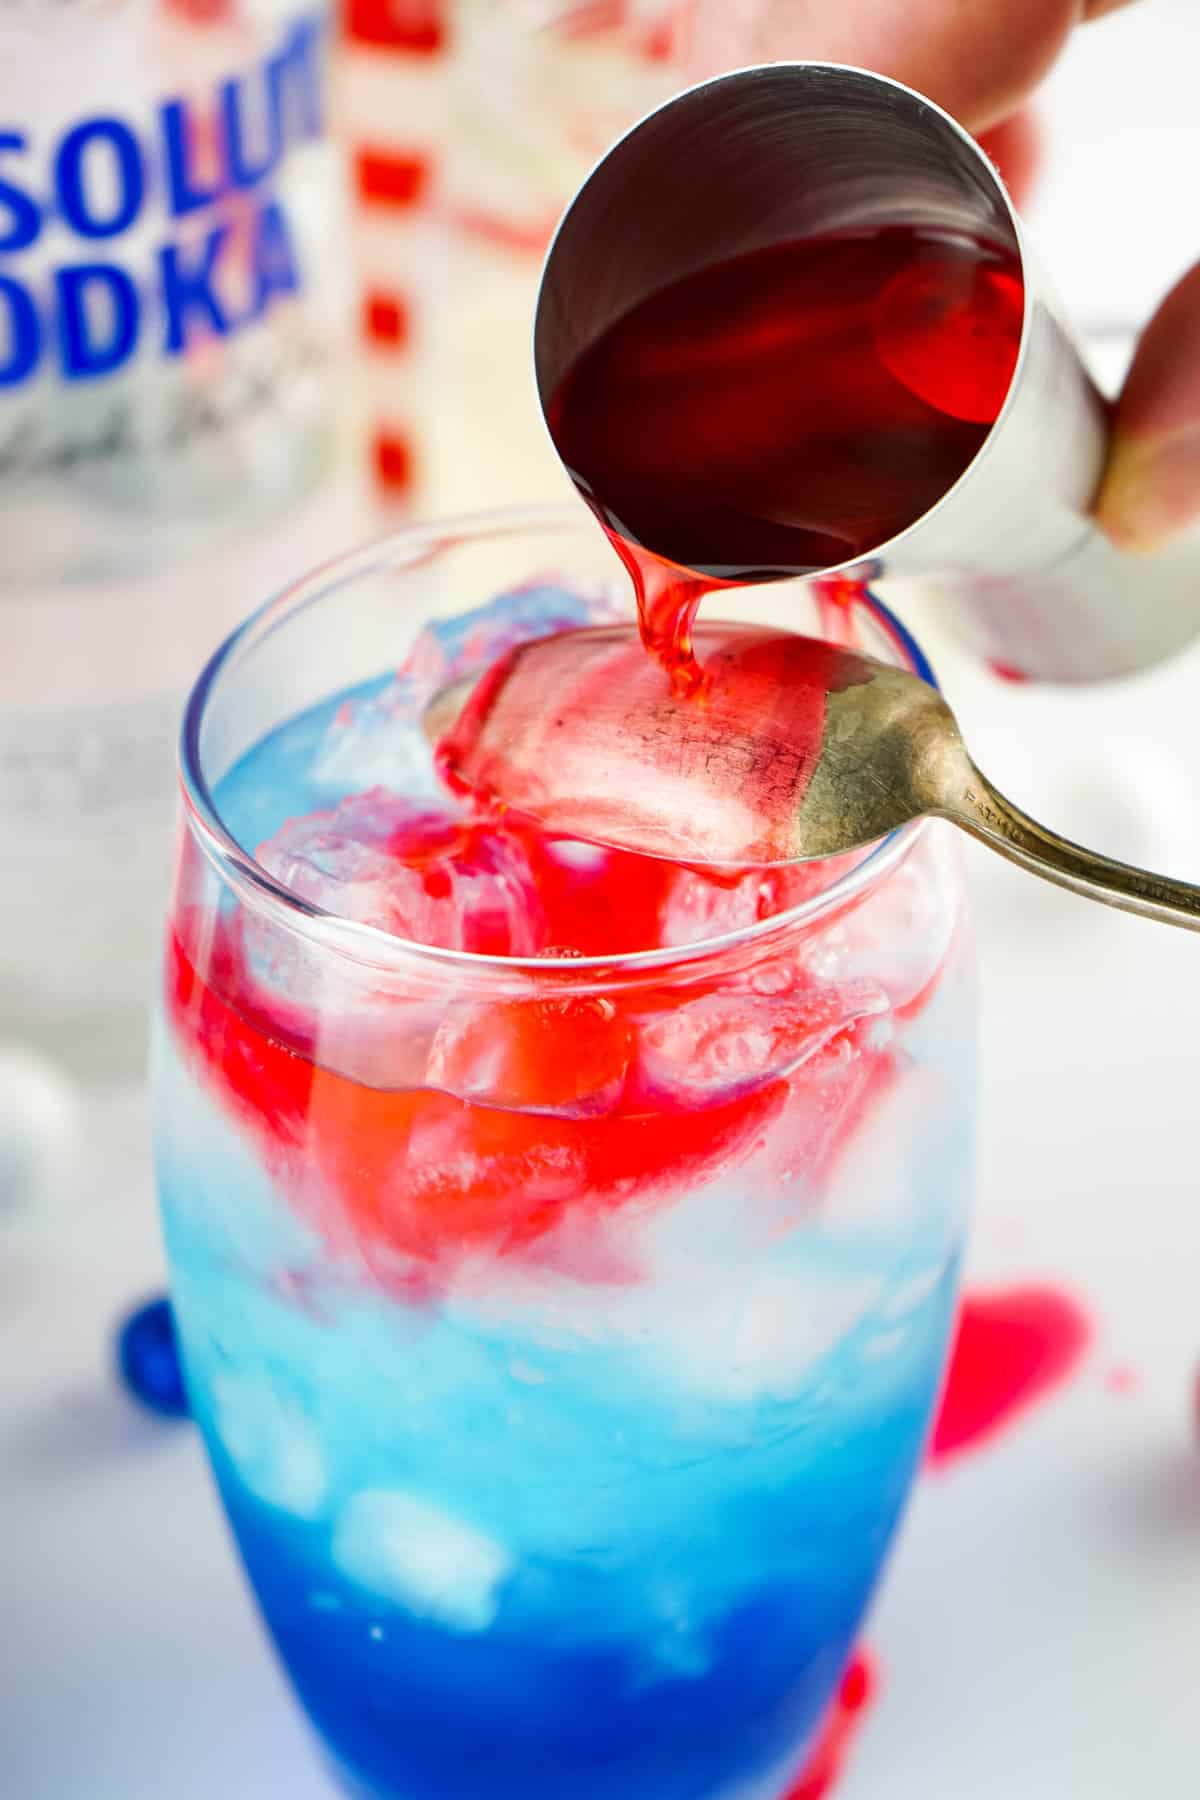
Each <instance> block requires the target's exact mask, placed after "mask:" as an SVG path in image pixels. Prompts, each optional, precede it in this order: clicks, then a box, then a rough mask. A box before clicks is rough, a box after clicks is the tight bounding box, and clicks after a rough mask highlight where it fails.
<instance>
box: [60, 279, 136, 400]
mask: <svg viewBox="0 0 1200 1800" xmlns="http://www.w3.org/2000/svg"><path fill="white" fill-rule="evenodd" d="M54 284H55V287H56V288H57V290H58V341H59V351H60V354H61V356H62V370H63V374H64V376H65V377H66V379H67V380H68V381H84V380H87V379H89V378H90V377H93V376H96V375H108V374H111V373H112V371H113V370H114V369H119V368H120V366H121V364H122V363H124V362H128V360H129V358H130V357H131V356H132V355H133V350H134V345H135V344H136V343H137V334H138V313H139V310H140V309H139V303H138V292H137V289H136V287H134V285H133V282H132V280H131V279H130V277H129V276H128V275H127V274H126V273H125V271H124V269H118V268H115V267H114V266H113V265H112V264H111V263H77V264H76V265H75V267H74V268H70V269H60V270H59V271H58V273H57V275H56V276H55V278H54ZM98 304H99V305H100V306H102V307H103V308H104V310H105V312H106V314H107V317H106V319H105V320H104V323H103V325H100V324H98V323H97V320H96V311H97V305H98Z"/></svg>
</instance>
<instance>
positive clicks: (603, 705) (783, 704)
mask: <svg viewBox="0 0 1200 1800" xmlns="http://www.w3.org/2000/svg"><path fill="white" fill-rule="evenodd" d="M695 641H696V650H697V654H698V656H699V658H700V662H701V665H702V668H703V671H704V679H703V684H702V686H701V688H700V690H699V691H698V692H694V693H690V694H687V695H679V694H676V693H673V692H672V691H671V689H670V686H669V683H668V682H667V681H666V679H665V677H664V675H663V672H662V670H661V669H660V668H659V667H658V666H657V665H656V664H655V663H654V662H653V661H652V660H651V659H650V658H649V657H648V656H647V655H646V653H645V651H644V649H643V648H642V646H641V644H640V642H639V640H638V637H637V634H636V632H635V631H634V630H633V628H632V627H626V626H619V625H615V626H600V627H593V628H588V629H585V630H580V631H572V632H563V633H560V634H558V635H557V636H554V637H548V638H541V639H538V640H536V641H535V642H533V643H529V644H522V645H519V646H518V647H517V648H516V649H515V650H512V651H510V652H509V653H508V655H507V656H505V657H503V658H502V659H501V660H500V661H499V662H498V663H496V664H495V665H493V667H492V668H490V669H489V670H487V671H486V673H485V674H484V675H483V676H482V677H480V679H479V680H478V681H476V682H474V683H467V684H461V683H460V684H458V685H456V686H455V687H454V688H451V689H447V690H446V691H445V692H444V693H442V694H440V695H438V696H436V697H435V699H434V701H433V702H432V704H431V706H430V708H429V710H428V712H427V713H426V717H425V729H426V731H427V733H428V735H429V736H430V737H431V739H433V740H434V741H435V742H436V743H437V745H438V758H439V763H440V766H441V768H442V771H443V773H444V775H445V776H446V778H447V779H448V780H449V782H450V783H451V785H453V786H456V787H458V788H459V789H460V790H464V791H470V792H473V793H474V794H476V795H478V796H482V797H483V798H484V799H485V800H487V801H489V802H491V803H493V804H496V805H499V806H503V807H506V808H509V809H512V810H514V811H517V812H520V813H522V814H527V815H531V816H533V817H535V818H536V819H538V820H539V821H540V823H541V824H542V825H543V826H544V827H545V828H546V829H547V830H550V831H553V832H557V833H561V834H562V835H566V836H572V837H578V838H584V839H590V840H592V841H595V842H598V843H603V844H608V845H610V846H613V847H615V848H618V849H623V850H634V851H640V852H642V853H643V854H649V855H653V856H661V857H668V858H671V859H672V860H675V861H680V862H693V863H712V864H717V865H720V866H722V867H725V868H735V867H738V866H758V867H761V866H764V865H770V864H775V863H786V862H803V861H810V860H815V859H825V858H831V857H836V856H843V855H845V854H847V853H849V852H852V851H855V850H859V849H862V848H864V847H865V846H867V845H869V844H872V843H875V842H877V841H878V840H879V839H880V838H883V837H886V836H887V835H888V834H889V833H891V832H893V831H895V830H897V829H898V828H899V827H900V826H902V825H905V824H907V823H909V822H910V821H911V820H913V819H916V818H920V817H922V816H924V815H932V816H936V817H940V818H944V819H949V820H950V821H951V822H952V823H954V824H955V825H957V826H959V827H960V828H961V829H962V830H964V831H967V832H969V833H970V834H971V836H973V837H975V838H977V839H979V840H980V841H981V842H982V843H985V844H987V845H988V846H989V848H991V849H993V850H996V851H997V852H998V853H999V854H1000V855H1002V856H1004V857H1006V858H1008V860H1009V861H1011V862H1015V863H1018V864H1019V865H1020V866H1021V867H1023V868H1026V869H1028V870H1029V871H1030V872H1031V873H1033V874H1036V875H1040V876H1042V877H1043V878H1044V879H1045V880H1048V881H1052V882H1054V883H1056V884H1057V885H1059V886H1061V887H1066V888H1069V889H1071V890H1072V891H1073V892H1076V893H1079V894H1083V895H1086V896H1087V897H1088V898H1090V899H1094V900H1099V901H1101V902H1103V903H1105V904H1107V905H1110V906H1115V907H1119V908H1121V909H1122V910H1124V911H1127V912H1135V913H1141V914H1144V915H1146V916H1149V917H1152V918H1157V919H1160V920H1163V921H1165V922H1167V923H1171V924H1176V925H1183V926H1186V927H1188V928H1190V929H1193V930H1196V929H1200V888H1196V887H1193V886H1191V885H1190V884H1188V883H1185V882H1179V881H1173V880H1170V879H1169V878H1166V877H1160V876H1156V875H1151V874H1148V873H1147V872H1145V871H1144V870H1140V869H1135V868H1132V867H1130V866H1129V865H1128V864H1124V863H1118V862H1114V861H1113V860H1111V859H1110V858H1107V857H1103V856H1100V855H1097V854H1096V853H1095V852H1093V851H1090V850H1085V849H1083V848H1082V847H1081V846H1079V845H1077V844H1072V843H1071V842H1070V841H1069V840H1068V839H1066V838H1062V837H1059V836H1058V835H1057V834H1056V833H1054V832H1051V831H1049V830H1047V829H1046V827H1044V826H1042V825H1039V824H1038V823H1037V822H1036V821H1035V820H1033V819H1031V818H1030V817H1029V816H1028V815H1027V814H1025V813H1023V812H1022V811H1021V810H1020V809H1019V808H1018V807H1016V806H1014V805H1013V803H1012V802H1011V801H1009V800H1008V799H1006V798H1005V796H1004V795H1003V794H1001V793H1000V792H999V790H998V789H997V788H995V787H994V786H993V784H992V783H991V782H990V781H988V779H987V778H986V776H984V775H983V774H982V773H981V772H980V771H979V769H978V768H977V767H976V766H975V764H974V763H973V762H972V760H971V758H970V756H969V754H968V752H967V749H966V746H965V745H964V743H963V740H962V735H961V733H960V731H959V728H958V723H957V721H956V719H955V717H954V714H953V713H952V712H951V710H950V708H949V706H948V705H947V704H946V702H945V700H944V699H943V698H942V696H941V694H940V693H939V692H938V690H937V689H936V688H935V687H933V686H932V685H931V684H930V683H928V682H926V681H923V680H921V678H920V677H919V676H916V675H913V674H910V673H908V672H907V671H905V670H902V669H897V668H894V667H892V666H890V665H889V664H886V663H882V662H878V661H876V660H875V659H874V658H872V657H869V656H863V655H860V654H859V653H858V652H857V651H853V650H846V649H842V648H841V647H839V646H837V645H835V644H830V643H826V642H824V641H822V640H819V639H816V638H807V637H800V636H798V635H796V634H794V633H790V632H778V631H774V630H770V629H767V628H765V627H761V626H753V625H741V624H730V623H723V622H721V621H713V622H711V623H704V624H702V625H700V626H699V627H698V628H697V631H696V634H695Z"/></svg>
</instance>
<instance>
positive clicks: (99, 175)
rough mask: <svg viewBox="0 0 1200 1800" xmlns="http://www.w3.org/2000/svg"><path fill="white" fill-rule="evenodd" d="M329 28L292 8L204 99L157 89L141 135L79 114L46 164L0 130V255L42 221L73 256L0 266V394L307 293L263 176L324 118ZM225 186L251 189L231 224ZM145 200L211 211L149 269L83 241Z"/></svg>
mask: <svg viewBox="0 0 1200 1800" xmlns="http://www.w3.org/2000/svg"><path fill="white" fill-rule="evenodd" d="M2 4H3V0H0V5H2ZM325 32H326V27H325V23H324V21H323V20H322V19H321V18H319V17H316V16H312V17H307V18H302V19H298V20H293V21H292V22H290V23H289V24H288V25H287V26H285V27H284V28H283V29H281V30H280V32H279V35H278V36H277V38H276V40H275V42H276V48H275V49H274V51H273V52H272V53H271V54H270V55H268V56H265V57H264V58H263V59H262V60H261V61H260V62H258V63H256V64H254V65H253V66H251V67H250V68H248V69H246V70H244V71H243V72H242V73H240V74H238V75H236V76H234V77H232V78H229V79H226V80H223V81H221V82H220V83H218V84H215V85H214V86H213V87H211V88H209V89H208V91H207V94H206V96H205V97H204V98H201V97H199V96H193V97H184V96H183V95H179V96H177V97H175V98H173V99H168V100H167V101H165V102H164V103H163V104H162V105H161V106H160V107H159V109H158V114H157V118H156V120H155V122H154V127H153V129H152V132H151V133H150V134H148V135H145V136H143V135H142V130H143V128H142V125H141V122H140V121H139V120H138V119H130V120H128V121H126V120H125V119H123V118H120V117H118V116H116V115H115V114H112V113H110V112H109V111H107V110H106V111H104V112H102V113H98V114H96V115H95V116H92V117H88V118H84V119H78V120H76V121H75V122H74V123H72V124H70V125H69V126H68V127H66V128H64V131H63V135H62V137H61V139H60V140H59V142H58V143H57V144H56V145H55V144H51V145H49V146H47V147H45V148H46V151H47V161H48V166H46V167H44V168H43V167H38V168H37V169H33V168H32V167H31V159H32V150H33V148H34V147H36V146H31V143H30V139H29V136H28V134H27V133H24V132H22V131H19V130H17V129H15V128H12V127H6V128H4V129H0V268H6V267H8V266H9V265H8V264H7V263H6V260H5V258H6V256H7V254H8V253H19V252H21V251H24V250H27V249H28V248H29V247H30V246H31V245H32V244H35V243H38V242H39V241H41V240H43V239H44V238H45V237H46V227H48V226H49V225H50V224H51V223H54V224H56V225H57V224H59V223H61V226H62V227H63V228H65V231H66V232H70V233H72V234H73V235H74V237H75V239H76V241H77V246H78V247H77V250H76V253H75V254H76V255H77V256H79V257H80V258H81V259H82V260H74V259H73V257H72V254H71V252H70V251H67V252H65V253H64V254H63V255H62V257H61V261H60V259H59V258H58V257H55V258H54V259H53V261H52V265H51V266H50V267H45V266H41V265H39V268H38V269H37V270H30V271H28V272H27V273H25V275H24V278H18V277H17V276H16V275H8V274H5V275H0V393H3V392H4V391H5V390H10V389H14V388H16V387H19V386H20V385H21V384H22V383H24V382H27V381H30V380H31V379H33V378H34V377H35V376H36V375H37V373H38V371H39V369H41V368H42V367H43V366H44V364H45V363H46V362H48V361H51V360H53V362H54V363H55V364H56V365H57V368H56V373H57V376H58V378H59V379H61V380H64V381H67V382H80V383H83V382H87V381H91V380H96V379H101V378H103V377H104V376H106V375H108V374H110V373H112V372H113V371H114V370H117V369H120V368H122V367H123V366H125V365H126V364H128V363H129V362H130V360H131V359H132V358H133V357H135V356H136V355H138V353H139V348H142V349H149V346H147V345H145V344H144V339H145V336H146V334H147V333H150V334H152V335H153V336H154V337H155V338H157V340H158V342H157V346H156V352H157V353H158V354H161V355H164V356H167V357H176V356H179V355H181V354H183V353H185V352H186V351H187V350H189V349H190V348H191V346H192V344H193V343H195V342H196V341H197V340H202V339H204V338H205V337H217V338H224V337H227V336H228V335H229V334H230V333H231V332H234V331H238V330H240V329H241V328H242V327H243V326H246V325H250V324H251V323H253V321H255V320H258V319H261V318H263V317H265V316H266V315H267V314H268V313H269V312H270V311H271V309H272V308H273V307H274V305H275V304H276V303H277V301H280V300H283V299H284V298H286V297H288V296H292V295H295V294H298V293H300V292H301V291H302V289H303V287H304V275H305V271H304V270H303V269H302V267H301V265H300V263H299V261H298V258H297V242H296V239H295V236H294V227H293V225H292V222H291V220H290V217H289V214H288V212H287V211H286V210H285V206H284V204H283V202H282V201H281V200H280V199H279V198H277V197H276V196H275V195H274V194H273V192H272V188H273V184H274V181H275V178H276V177H277V176H278V174H279V172H280V170H281V169H282V167H283V166H284V164H285V161H286V158H287V156H288V155H289V153H290V151H291V150H292V149H294V148H297V147H299V146H302V145H304V144H306V143H308V142H310V141H312V140H314V139H319V138H320V137H321V136H322V135H323V133H324V131H325V129H326V121H325V106H324V101H325V73H326V51H327V45H326V37H325ZM234 192H240V193H250V192H254V193H255V194H256V195H257V204H256V206H255V208H254V211H253V214H252V216H251V217H250V218H248V219H245V218H243V219H239V221H238V222H237V224H236V227H235V223H234V221H233V219H232V218H227V219H223V218H222V216H221V215H222V212H223V210H224V209H223V207H222V205H221V202H222V201H223V200H225V199H226V198H227V197H228V196H229V195H230V194H232V193H234ZM150 204H153V205H154V206H155V207H156V208H161V210H162V214H163V215H164V217H165V218H166V219H168V220H176V219H184V218H189V217H194V215H196V214H203V213H204V212H205V211H208V212H209V215H210V216H209V217H208V218H205V219H203V220H201V221H197V224H196V226H195V227H194V228H193V229H194V231H196V232H198V233H203V234H204V235H203V236H200V235H197V236H194V237H193V239H192V241H189V242H187V243H173V242H169V241H168V242H160V245H159V247H158V248H156V249H155V250H154V251H152V252H148V253H147V254H148V255H152V256H153V258H154V260H153V262H152V264H151V266H150V268H149V269H146V268H144V267H140V266H137V267H135V266H134V261H133V257H134V253H135V252H134V246H133V245H132V244H130V246H129V250H130V253H131V254H130V258H129V265H130V266H129V267H126V266H124V257H123V255H122V248H123V247H121V246H118V244H117V243H112V244H111V245H110V246H109V247H107V248H106V249H105V251H104V252H103V253H101V252H99V251H95V250H91V249H86V248H84V247H83V245H82V244H79V243H78V240H83V241H84V243H85V244H90V243H91V242H94V241H95V240H96V239H106V240H116V239H120V238H121V236H122V234H124V233H127V232H128V231H129V230H130V228H131V227H132V226H134V225H135V224H136V223H137V221H138V220H139V218H141V217H142V216H143V214H144V212H145V210H146V208H147V206H149V205H150ZM235 229H236V232H237V238H236V247H235V240H234V235H233V234H234V231H235ZM164 235H167V234H164ZM56 237H57V233H56ZM227 243H228V244H229V249H228V251H227V250H226V244H227ZM243 246H244V254H243V253H242V252H243ZM100 254H103V255H104V256H105V258H106V260H104V261H99V260H96V261H93V260H91V258H92V257H93V256H96V257H98V256H99V255H100ZM139 260H140V259H139ZM160 308H161V318H162V326H161V335H160V328H159V325H158V318H159V309H160Z"/></svg>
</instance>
